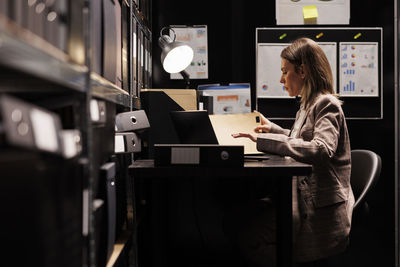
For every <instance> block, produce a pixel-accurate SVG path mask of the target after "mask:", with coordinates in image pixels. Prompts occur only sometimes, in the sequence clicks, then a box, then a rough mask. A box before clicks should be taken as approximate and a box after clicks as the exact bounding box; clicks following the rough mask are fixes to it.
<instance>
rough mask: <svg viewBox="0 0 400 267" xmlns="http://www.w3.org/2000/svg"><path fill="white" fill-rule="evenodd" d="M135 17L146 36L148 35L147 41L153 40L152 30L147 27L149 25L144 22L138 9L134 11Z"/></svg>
mask: <svg viewBox="0 0 400 267" xmlns="http://www.w3.org/2000/svg"><path fill="white" fill-rule="evenodd" d="M132 11H133V12H132V14H133V17H134V18H135V19H136V21H137V22H138V25H139V26H140V28H141V29H142V30H143V32H144V34H145V35H146V37H147V39H149V40H151V30H150V29H149V27H148V26H147V23H146V22H145V21H144V20H143V18H142V15H141V14H140V13H139V12H138V11H137V10H136V8H133V9H132Z"/></svg>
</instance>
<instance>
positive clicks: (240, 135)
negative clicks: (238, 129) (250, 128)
mask: <svg viewBox="0 0 400 267" xmlns="http://www.w3.org/2000/svg"><path fill="white" fill-rule="evenodd" d="M232 137H233V138H239V137H247V138H249V139H250V140H251V141H253V142H256V141H257V135H256V134H253V133H234V134H232Z"/></svg>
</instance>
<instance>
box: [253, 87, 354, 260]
mask: <svg viewBox="0 0 400 267" xmlns="http://www.w3.org/2000/svg"><path fill="white" fill-rule="evenodd" d="M299 113H300V112H298V113H297V116H296V120H298V119H299ZM257 149H258V150H260V151H265V152H270V153H276V154H279V155H282V156H290V157H292V158H294V159H296V160H297V161H300V162H305V163H310V164H312V166H313V171H312V174H311V176H309V177H297V192H296V191H295V193H296V194H294V196H295V195H297V197H294V199H293V206H294V207H297V206H298V208H299V215H300V218H299V225H297V226H298V227H297V229H298V231H296V232H295V234H294V235H295V236H294V238H295V242H294V257H295V260H296V261H300V262H301V261H312V260H317V259H320V258H325V257H328V256H330V255H334V254H336V253H339V252H341V251H343V250H344V249H345V248H346V246H347V244H348V236H349V232H350V226H351V215H352V211H353V205H354V196H353V191H352V190H351V186H350V171H351V153H350V152H351V150H350V140H349V134H348V131H347V126H346V120H345V117H344V114H343V111H342V108H341V103H340V101H339V100H338V99H336V98H335V97H334V96H332V95H320V96H318V97H317V98H316V100H315V101H314V103H313V104H312V105H311V106H310V107H309V108H308V109H307V110H306V115H305V117H304V121H303V122H301V127H300V130H299V132H298V134H297V136H296V137H295V138H293V137H290V130H287V129H282V128H281V127H279V126H278V125H276V124H273V126H272V129H271V132H270V133H263V134H259V136H258V138H257ZM296 200H297V201H298V202H297V201H296ZM294 222H296V220H295V218H294Z"/></svg>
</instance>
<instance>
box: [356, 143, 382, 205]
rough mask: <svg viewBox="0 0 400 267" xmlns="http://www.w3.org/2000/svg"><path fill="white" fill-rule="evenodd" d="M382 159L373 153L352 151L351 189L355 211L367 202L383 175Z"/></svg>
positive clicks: (358, 150)
mask: <svg viewBox="0 0 400 267" xmlns="http://www.w3.org/2000/svg"><path fill="white" fill-rule="evenodd" d="M381 167H382V161H381V157H380V156H379V155H378V154H376V153H375V152H373V151H370V150H362V149H355V150H352V151H351V178H350V183H351V188H352V189H353V193H354V198H355V204H354V209H356V208H357V207H359V206H360V204H362V203H363V201H364V200H365V196H366V195H367V193H368V192H369V191H370V190H371V189H372V188H373V187H374V185H375V184H376V182H377V181H378V179H379V176H380V174H381Z"/></svg>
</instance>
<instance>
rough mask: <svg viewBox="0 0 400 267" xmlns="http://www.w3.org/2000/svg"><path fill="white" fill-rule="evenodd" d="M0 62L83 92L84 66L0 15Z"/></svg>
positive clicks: (84, 85)
mask: <svg viewBox="0 0 400 267" xmlns="http://www.w3.org/2000/svg"><path fill="white" fill-rule="evenodd" d="M0 64H1V65H3V66H5V67H9V68H12V69H15V70H18V71H21V72H24V73H27V74H30V75H33V76H35V77H39V78H41V79H44V80H48V81H51V82H55V83H57V84H61V85H63V86H66V87H69V88H71V89H73V90H77V91H79V92H86V88H87V87H86V82H85V78H86V74H87V71H88V69H87V67H86V66H82V65H78V64H75V63H73V62H71V60H70V58H69V56H68V55H67V54H65V53H64V52H63V51H61V50H59V49H58V48H56V47H54V46H53V45H51V44H50V43H48V42H47V41H45V40H43V39H42V38H40V37H38V36H37V35H35V34H34V33H32V32H30V31H28V30H26V29H24V28H21V27H20V26H18V25H17V24H15V23H14V22H12V21H10V20H9V19H7V18H6V17H4V16H2V15H1V14H0Z"/></svg>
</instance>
